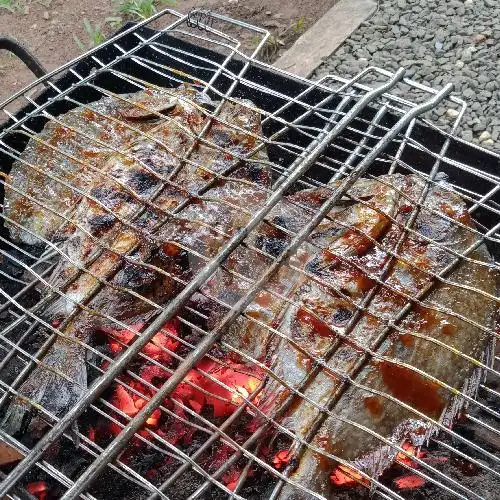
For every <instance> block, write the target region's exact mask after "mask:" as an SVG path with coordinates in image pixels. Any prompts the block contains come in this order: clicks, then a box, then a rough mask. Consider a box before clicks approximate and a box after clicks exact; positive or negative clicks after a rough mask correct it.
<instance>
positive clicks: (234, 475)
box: [222, 469, 241, 491]
mask: <svg viewBox="0 0 500 500" xmlns="http://www.w3.org/2000/svg"><path fill="white" fill-rule="evenodd" d="M240 476H241V472H240V471H239V470H237V469H231V470H229V471H228V472H226V473H225V474H224V475H223V476H222V482H223V483H224V484H225V485H226V488H227V489H228V490H231V491H234V489H235V488H236V485H237V484H238V480H239V479H240Z"/></svg>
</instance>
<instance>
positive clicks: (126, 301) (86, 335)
mask: <svg viewBox="0 0 500 500" xmlns="http://www.w3.org/2000/svg"><path fill="white" fill-rule="evenodd" d="M177 92H178V93H179V94H180V95H179V99H178V102H177V104H176V106H175V107H174V108H171V115H172V116H169V119H166V120H165V121H163V122H162V121H160V122H159V123H156V124H155V127H154V128H152V129H151V130H150V131H149V132H148V133H149V135H151V136H156V137H158V136H159V135H160V136H161V138H162V141H163V143H166V144H167V146H168V147H167V148H162V147H161V145H159V144H157V143H154V144H151V142H148V141H147V140H144V139H143V138H142V137H141V139H140V140H137V141H135V142H133V143H132V144H130V145H129V146H128V147H127V151H129V152H130V151H134V155H135V158H132V157H130V156H128V155H126V154H125V153H123V154H113V155H111V156H109V158H108V159H107V161H106V162H105V164H104V165H103V166H102V169H103V174H104V173H106V174H107V175H95V176H94V177H93V179H92V182H91V184H90V186H88V190H89V192H90V193H94V194H95V195H97V197H98V198H99V201H103V202H104V203H103V205H104V206H105V207H107V208H108V207H109V208H110V209H112V214H110V213H109V211H107V210H105V209H104V208H103V207H102V206H100V205H99V204H97V203H95V201H93V200H92V199H91V198H90V197H89V198H82V199H81V200H80V201H79V202H78V204H77V205H76V207H75V208H74V220H75V221H77V222H78V227H74V228H72V230H71V231H70V232H69V233H70V237H69V238H68V239H67V240H66V242H65V243H64V244H63V251H64V253H66V255H67V256H68V259H65V260H61V261H60V263H59V265H58V267H57V269H56V270H55V271H54V274H53V276H52V277H51V282H52V283H53V284H54V286H60V285H61V284H62V283H63V282H64V281H66V280H67V279H68V278H70V277H72V276H76V273H77V271H78V266H84V265H85V263H86V262H88V261H89V259H92V257H93V256H94V255H98V254H96V252H97V251H99V248H96V244H95V243H96V240H98V241H99V242H100V243H101V244H103V245H104V246H108V247H109V250H104V251H103V252H102V254H100V255H98V256H97V258H96V259H95V260H94V261H93V262H92V263H91V264H90V265H87V267H86V269H87V271H88V272H83V273H81V274H79V275H77V277H76V279H75V280H74V281H73V282H72V283H71V285H70V286H69V287H68V288H67V289H66V290H64V293H65V297H64V298H61V299H60V300H57V301H55V302H54V303H53V304H51V306H50V308H49V309H48V310H47V311H46V314H47V315H48V316H49V317H50V318H54V317H57V318H63V319H64V318H68V317H69V316H70V315H71V314H72V313H73V312H76V311H77V309H76V305H75V303H77V304H78V303H83V302H85V301H87V300H88V299H90V298H91V297H92V296H93V295H94V293H95V292H96V291H97V290H98V289H99V291H97V293H96V294H95V296H94V297H93V298H92V299H91V300H90V302H89V303H88V306H87V309H86V310H83V311H78V312H77V314H76V316H74V319H73V320H72V321H71V322H70V324H69V325H68V326H67V327H66V328H65V330H64V335H65V336H67V337H69V338H74V339H78V340H80V341H83V342H85V343H88V342H90V339H91V334H92V332H93V331H95V329H96V328H100V327H103V326H104V327H106V326H108V325H107V320H105V319H103V318H102V316H101V315H108V316H110V317H113V318H115V319H116V320H118V321H122V322H126V323H127V324H131V325H134V324H138V323H139V322H144V321H146V320H147V319H148V318H149V317H150V315H151V313H152V312H153V311H154V310H155V304H156V305H158V306H161V305H162V304H165V303H167V302H168V301H169V300H170V299H171V298H172V297H174V296H175V295H177V294H178V293H179V292H180V290H181V289H182V288H183V286H184V285H185V284H186V283H187V282H188V281H189V280H190V279H192V277H193V275H194V274H196V273H197V272H199V270H200V269H202V268H203V266H204V263H205V260H204V259H203V258H202V256H207V257H208V258H210V257H212V256H214V255H215V254H217V252H218V251H219V249H220V248H221V246H222V245H224V244H225V243H226V242H227V236H224V235H221V234H220V233H221V231H220V230H218V229H217V228H216V224H217V223H219V222H220V221H224V231H225V232H226V234H232V233H234V232H235V231H236V230H237V229H238V228H239V227H241V225H242V224H244V223H245V222H246V221H247V220H248V217H249V215H248V214H246V215H245V213H244V211H243V210H241V209H243V208H245V207H247V206H252V205H253V204H255V202H256V200H263V199H264V198H265V196H266V194H265V192H266V191H265V190H266V189H267V188H268V187H269V185H270V179H271V177H270V174H269V173H268V172H267V166H265V165H263V164H262V163H261V162H259V163H257V164H252V163H251V160H249V161H248V162H247V163H245V162H241V165H239V166H238V167H237V168H236V170H235V172H234V178H235V180H234V181H233V182H227V183H225V184H224V186H223V188H222V187H221V186H220V185H219V186H217V185H216V186H215V187H214V188H213V193H212V192H211V189H209V190H208V191H206V193H205V195H204V196H205V197H206V198H207V200H205V199H200V198H198V197H196V196H193V195H194V194H196V192H197V191H198V190H199V189H200V188H201V187H203V186H204V185H205V184H206V183H207V181H209V180H211V179H214V178H215V174H214V173H210V172H208V171H207V169H210V170H212V169H213V171H214V172H220V171H222V170H223V169H225V168H227V167H229V166H231V165H233V164H234V162H236V161H238V162H240V160H236V156H237V155H242V154H246V153H248V151H249V148H250V147H251V146H252V145H254V144H255V141H254V139H253V136H255V135H256V134H258V133H259V132H260V117H259V114H258V112H256V111H253V110H252V109H249V108H248V105H247V103H243V102H234V103H228V102H226V103H224V105H223V106H222V108H221V112H220V115H219V119H218V120H214V123H213V124H212V125H211V127H210V128H209V130H208V132H207V133H206V135H205V138H206V140H207V141H208V142H209V143H210V142H216V143H217V144H218V146H220V147H221V148H224V151H219V150H217V149H215V148H213V147H210V146H209V145H208V144H206V143H203V144H202V143H198V142H197V140H196V134H197V133H199V132H200V131H201V129H202V127H203V125H204V123H206V122H207V120H208V117H207V116H206V114H205V112H204V111H203V109H202V108H199V107H195V106H194V105H192V104H190V103H189V102H186V101H185V98H186V97H188V98H192V97H193V96H192V94H193V91H192V90H191V89H184V88H182V89H180V90H178V91H177ZM170 93H175V92H174V91H171V92H170ZM181 97H182V99H181ZM204 99H205V98H204ZM198 100H200V101H201V98H199V99H198ZM143 118H148V117H143ZM222 122H226V123H228V124H229V125H224V124H223V123H222ZM235 122H237V123H236V124H240V125H241V126H243V127H245V130H246V133H245V132H244V131H235V130H234V129H233V128H231V124H233V123H235ZM186 129H189V130H191V131H192V134H191V135H189V136H187V135H186V132H185V130H186ZM248 137H251V139H249V138H248ZM190 150H192V151H193V154H192V155H191V156H190V158H189V161H187V162H186V163H183V162H182V161H181V160H180V158H182V157H183V156H184V155H186V154H188V152H189V151H190ZM170 151H175V153H176V155H175V156H174V155H173V154H172V153H171V152H170ZM228 151H229V153H231V152H232V151H234V155H232V154H229V156H231V158H229V157H227V156H228ZM148 155H153V157H154V161H152V162H151V169H153V167H154V172H153V174H155V175H151V172H149V171H148V169H146V168H144V166H143V164H142V162H139V161H138V160H137V158H138V157H142V158H143V160H144V159H145V158H147V157H148ZM196 165H201V166H203V167H206V168H200V167H197V166H196ZM176 169H177V173H176V174H175V175H174V176H173V178H172V182H171V183H168V184H167V185H166V188H165V190H163V191H161V193H160V195H159V196H158V200H159V207H152V208H150V209H149V211H150V213H151V214H153V217H151V218H150V219H148V218H145V217H144V216H142V217H140V218H139V224H138V225H135V222H134V227H133V228H130V227H129V225H128V224H125V222H126V221H128V220H131V219H132V217H134V214H135V213H137V210H138V209H139V208H141V207H142V206H143V203H144V201H145V200H147V199H148V198H150V197H151V195H152V194H153V192H154V191H156V190H162V187H163V186H162V184H161V181H160V178H164V177H166V176H167V175H169V174H171V173H173V172H174V170H176ZM207 172H208V173H207ZM236 179H240V181H237V180H236ZM116 181H119V182H116ZM243 181H245V182H243ZM177 186H178V187H177ZM262 193H264V194H262ZM263 197H264V198H263ZM212 198H213V199H218V200H219V202H217V203H215V202H212V201H210V200H211V199H212ZM224 200H230V201H231V202H232V204H235V205H236V206H237V207H240V210H236V209H228V206H227V204H224ZM183 201H188V204H187V206H186V207H185V208H184V209H183V210H182V211H181V212H180V213H179V214H178V215H177V216H176V217H175V218H173V217H171V216H169V215H168V213H167V214H165V213H162V210H161V209H162V208H167V209H168V210H172V208H175V207H176V206H178V205H179V203H181V202H183ZM110 215H112V216H114V217H115V219H114V220H113V219H112V218H111V217H110ZM158 221H161V222H162V225H161V227H160V228H159V229H154V224H155V223H156V222H158ZM134 248H135V251H134V253H132V254H131V255H130V257H129V258H127V260H124V259H123V256H124V255H125V254H127V253H129V252H130V251H131V250H133V249H134ZM197 253H198V254H201V255H199V256H197V255H196V254H197ZM249 257H251V258H249V259H247V260H249V262H255V264H256V265H258V257H255V256H253V257H252V256H249ZM233 260H234V262H232V261H231V260H229V261H228V263H226V265H228V266H234V267H238V266H240V267H239V270H240V271H244V272H247V273H248V274H249V275H251V274H252V270H251V269H250V268H248V266H247V269H246V270H245V269H244V266H241V262H242V260H240V259H238V258H235V259H233ZM73 263H75V264H76V266H75V265H74V264H73ZM146 263H147V265H146ZM116 271H117V272H116ZM113 274H114V277H113V278H112V279H111V280H109V278H108V276H112V275H113ZM101 281H105V282H106V281H108V283H109V284H108V286H106V287H104V288H99V287H100V286H101V285H100V282H101ZM93 311H97V312H99V313H100V314H94V313H93ZM109 326H111V327H113V326H116V325H109ZM70 344H71V342H60V341H59V339H58V340H56V342H55V343H54V345H53V346H52V347H51V349H50V350H49V354H50V355H49V354H47V355H46V356H45V357H44V358H43V362H44V363H52V362H53V360H54V359H62V358H64V359H66V358H68V357H70V358H71V357H72V350H70V349H68V345H70ZM83 358H84V357H83ZM83 358H82V356H80V357H78V358H74V357H73V359H74V362H75V365H74V366H73V367H72V373H71V374H69V373H68V374H67V377H61V376H59V375H57V374H53V373H52V372H51V371H50V370H45V369H41V368H37V369H35V370H34V371H33V372H32V373H31V375H30V376H29V378H28V379H27V381H26V382H25V383H24V384H23V385H22V386H21V388H20V390H19V393H20V397H19V398H14V400H13V401H12V403H11V405H10V407H9V410H8V412H7V415H6V419H5V420H4V422H3V427H4V428H5V429H6V430H7V431H8V432H10V433H14V432H16V431H18V430H19V424H20V422H21V421H22V420H23V419H24V418H25V416H26V414H27V413H29V412H30V406H29V405H27V404H26V403H25V402H24V401H23V397H26V398H29V399H30V400H32V401H33V402H35V403H39V402H40V400H42V399H43V401H44V403H45V405H44V406H45V408H46V409H47V410H48V411H50V412H52V413H53V414H55V415H58V416H59V415H62V414H64V413H65V412H66V411H67V409H68V404H72V403H74V401H75V397H73V396H72V397H70V398H67V400H64V398H54V399H53V400H52V399H51V398H50V397H49V396H48V395H47V394H48V392H56V391H58V390H59V389H60V388H61V386H64V387H66V386H67V385H68V380H67V379H68V378H69V379H70V380H72V381H73V382H75V384H76V382H77V381H78V384H76V385H75V386H74V387H73V388H72V390H73V391H74V392H75V394H76V393H78V394H80V395H81V394H82V393H83V391H84V390H85V388H86V384H83V385H82V384H81V383H80V382H81V380H84V379H85V378H86V376H85V363H84V362H83V361H82V359H83ZM73 372H77V373H76V374H75V373H73ZM38 379H40V380H39V381H38ZM77 379H78V380H77ZM70 385H71V384H70ZM65 390H66V389H65Z"/></svg>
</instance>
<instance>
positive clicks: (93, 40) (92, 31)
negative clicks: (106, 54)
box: [73, 18, 106, 51]
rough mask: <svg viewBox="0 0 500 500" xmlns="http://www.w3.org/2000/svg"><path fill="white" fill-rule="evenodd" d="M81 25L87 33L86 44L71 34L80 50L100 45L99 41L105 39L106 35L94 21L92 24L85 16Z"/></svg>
mask: <svg viewBox="0 0 500 500" xmlns="http://www.w3.org/2000/svg"><path fill="white" fill-rule="evenodd" d="M83 26H84V28H85V32H86V33H87V38H88V40H87V43H86V44H85V43H84V42H82V41H81V40H80V39H79V38H78V37H77V36H76V35H73V38H74V40H75V43H76V44H77V45H78V47H79V48H80V49H81V50H82V51H86V50H88V49H91V48H93V47H97V45H101V43H102V42H104V40H106V37H105V36H104V33H103V32H102V25H101V24H97V23H96V24H94V25H93V24H92V23H91V22H90V21H89V20H88V19H87V18H85V19H84V20H83Z"/></svg>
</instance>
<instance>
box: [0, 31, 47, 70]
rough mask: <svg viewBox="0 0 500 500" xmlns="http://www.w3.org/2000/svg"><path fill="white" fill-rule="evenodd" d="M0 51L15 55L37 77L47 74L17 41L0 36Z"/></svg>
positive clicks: (41, 65)
mask: <svg viewBox="0 0 500 500" xmlns="http://www.w3.org/2000/svg"><path fill="white" fill-rule="evenodd" d="M0 50H8V51H9V52H12V53H13V54H15V55H16V56H17V57H19V59H21V61H23V63H24V64H26V66H27V67H28V69H29V70H30V71H31V72H32V73H33V74H34V75H35V76H36V77H37V78H41V77H42V76H45V75H46V74H47V70H46V69H45V68H44V66H43V64H42V63H41V62H40V61H39V60H38V58H37V57H36V56H34V55H33V54H32V53H31V52H30V51H29V50H28V49H26V48H24V47H23V46H22V45H21V44H20V43H19V42H18V41H17V40H15V39H14V38H11V37H8V36H0Z"/></svg>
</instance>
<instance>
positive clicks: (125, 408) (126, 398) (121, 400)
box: [110, 385, 139, 417]
mask: <svg viewBox="0 0 500 500" xmlns="http://www.w3.org/2000/svg"><path fill="white" fill-rule="evenodd" d="M110 402H111V404H112V405H113V406H115V407H116V408H118V409H119V410H121V411H122V412H123V413H126V414H127V415H129V416H130V417H133V416H134V415H135V414H136V413H137V412H138V411H139V409H138V408H137V406H136V405H135V403H134V399H133V397H132V395H131V394H130V393H129V392H128V391H127V390H126V389H125V388H124V387H123V386H121V385H117V386H116V388H115V392H114V393H113V396H112V397H111V401H110Z"/></svg>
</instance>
